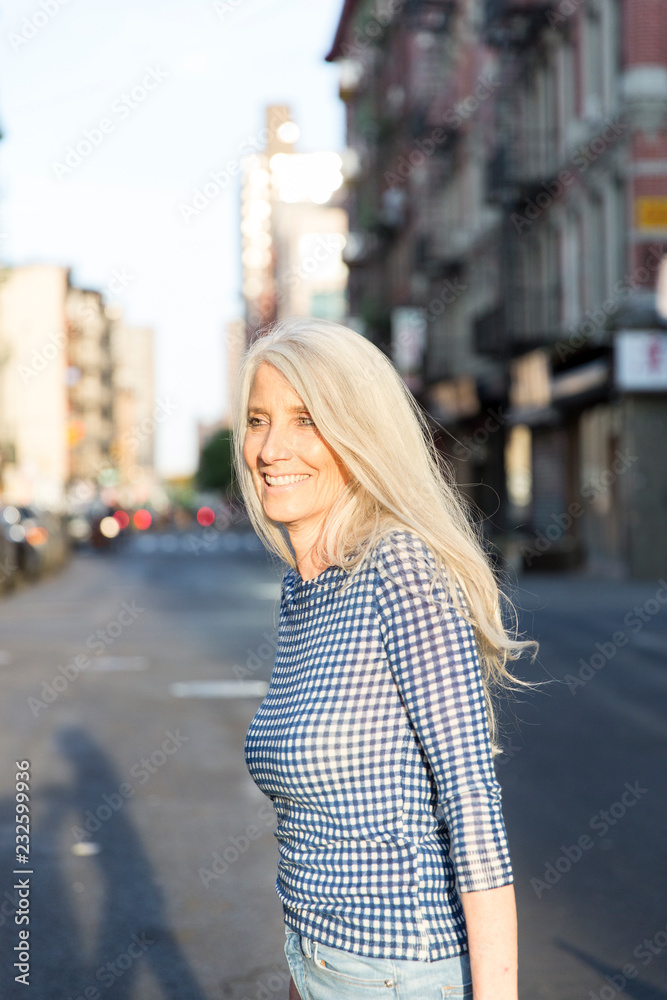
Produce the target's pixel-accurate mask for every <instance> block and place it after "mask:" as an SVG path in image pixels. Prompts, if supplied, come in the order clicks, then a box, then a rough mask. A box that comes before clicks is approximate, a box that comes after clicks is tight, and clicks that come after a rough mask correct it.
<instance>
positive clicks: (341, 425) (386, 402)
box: [233, 317, 537, 735]
mask: <svg viewBox="0 0 667 1000" xmlns="http://www.w3.org/2000/svg"><path fill="white" fill-rule="evenodd" d="M262 362H267V363H268V364H270V365H273V367H274V368H276V369H277V370H278V371H279V372H280V373H281V375H282V376H283V377H284V378H285V379H286V381H287V382H288V383H289V385H290V386H291V387H292V389H293V390H294V391H295V392H296V393H297V394H298V395H299V396H300V397H301V399H302V400H303V403H304V406H305V407H306V409H307V410H308V412H309V413H310V415H311V417H312V419H313V420H314V422H315V425H316V427H317V428H318V430H319V432H320V433H321V435H322V437H323V439H324V440H325V441H326V442H327V444H328V445H329V446H330V447H331V448H332V449H333V451H334V452H335V453H336V455H337V456H338V457H339V458H340V460H341V461H342V462H343V464H344V465H345V466H346V468H347V470H348V471H349V473H350V475H351V478H350V481H349V482H348V483H347V484H346V485H345V486H343V487H342V489H341V491H340V493H339V494H338V496H337V497H336V500H335V501H334V503H333V505H332V507H331V509H330V510H329V513H328V516H327V517H326V520H325V522H324V524H323V526H322V530H321V532H320V535H319V538H318V540H317V543H316V546H315V548H314V555H315V557H316V559H318V560H320V561H321V564H322V565H324V566H328V565H336V566H341V567H343V568H344V569H345V570H346V571H347V572H348V579H347V580H346V585H349V583H351V580H352V578H353V577H354V575H355V574H356V573H357V572H359V571H360V570H361V569H362V568H364V567H365V566H366V565H367V564H368V563H369V561H370V559H371V558H372V555H373V552H374V550H375V548H376V546H377V544H378V543H379V542H380V540H382V539H387V538H388V536H389V534H390V533H391V532H393V531H395V530H396V529H399V530H409V531H411V532H413V533H414V534H416V535H418V536H419V537H420V538H421V539H422V540H423V541H424V542H425V543H426V545H427V546H428V548H429V549H430V551H431V552H432V554H433V556H434V570H431V573H432V582H431V592H432V591H433V587H434V585H435V584H436V583H437V582H442V583H445V584H446V586H447V589H448V591H449V594H450V596H451V599H452V601H453V603H454V604H455V606H456V607H457V609H458V610H459V611H460V613H461V614H463V616H464V617H465V618H466V620H467V621H468V622H469V623H470V625H471V626H472V628H473V630H474V633H475V639H476V642H477V647H478V652H479V656H480V663H481V665H482V677H483V681H484V688H485V692H486V702H487V709H488V715H489V723H490V727H491V733H492V735H495V731H496V726H495V713H494V708H493V698H492V694H493V693H494V691H495V690H496V689H498V688H510V687H519V686H529V685H528V682H525V681H522V680H519V679H517V678H515V677H514V676H513V675H512V674H511V673H510V672H509V671H508V669H507V662H508V661H509V660H515V659H517V658H518V657H519V656H520V655H521V653H522V652H523V651H524V649H526V648H527V647H529V646H532V647H534V649H535V653H536V651H537V643H536V642H534V641H532V640H521V639H519V638H518V634H517V628H516V614H515V612H514V609H513V607H512V604H511V602H510V601H509V599H508V598H507V597H506V596H505V595H504V594H503V593H502V591H501V588H500V586H499V584H498V581H497V579H496V576H495V574H494V571H493V570H492V568H491V566H490V563H489V561H488V558H487V556H486V553H485V551H484V545H483V541H482V536H481V532H480V531H479V529H478V528H476V527H475V525H474V524H473V522H472V521H471V519H470V517H469V516H468V513H467V509H466V506H465V501H464V500H463V498H462V496H461V495H460V493H459V492H458V490H457V488H456V487H455V486H454V485H453V483H452V479H451V474H450V472H449V469H448V467H447V463H446V461H445V460H444V458H443V456H442V455H441V454H440V453H439V452H438V450H437V448H436V447H435V444H434V442H433V438H432V435H431V432H430V429H429V425H428V422H427V419H426V417H425V416H424V414H423V413H422V411H421V409H420V408H419V405H418V404H417V402H416V400H415V399H414V397H413V395H412V394H411V392H410V391H409V390H408V388H407V386H406V385H405V383H404V381H403V379H402V378H401V377H400V375H399V374H398V372H397V371H396V369H395V368H394V366H393V365H392V363H391V361H390V360H389V359H388V358H387V357H386V356H385V355H384V354H383V353H382V351H380V350H379V349H378V348H377V347H375V346H374V345H373V344H371V343H370V341H368V340H366V338H364V337H362V336H360V334H358V333H356V332H355V331H354V330H350V329H348V328H347V327H345V326H341V325H340V324H338V323H332V322H330V321H328V320H322V319H310V318H307V319H306V318H301V317H294V318H290V319H286V320H283V321H282V322H280V323H278V324H276V325H275V326H273V327H272V328H270V329H269V330H268V331H267V332H266V333H265V334H264V335H263V336H260V337H258V338H257V339H256V340H255V341H254V342H253V343H252V344H251V346H250V347H249V348H248V350H247V351H246V353H245V355H244V357H243V360H242V364H241V370H240V377H239V380H238V383H237V386H236V390H237V391H236V398H235V401H234V430H233V441H234V460H235V467H236V474H237V479H238V484H239V487H240V491H241V495H242V497H243V501H244V503H245V505H246V509H247V511H248V515H249V517H250V520H251V522H252V525H253V527H254V528H255V530H256V532H257V533H258V535H259V536H260V538H261V539H262V540H263V541H264V543H265V545H266V546H267V548H268V549H269V550H271V551H272V552H274V553H275V554H277V555H278V556H279V557H281V558H282V559H283V560H285V562H287V563H289V565H290V566H292V567H293V568H295V569H296V568H297V566H296V561H295V559H294V555H293V553H292V550H291V548H290V547H289V545H288V544H287V540H286V538H285V535H284V533H283V531H282V530H281V527H280V526H279V525H278V524H277V523H276V522H274V521H272V520H270V519H269V518H268V517H267V516H266V514H265V513H264V510H263V508H262V505H261V503H260V501H259V498H258V497H257V493H256V491H255V487H254V484H253V479H252V473H251V471H250V470H249V468H248V467H247V465H246V463H245V461H244V459H243V442H244V437H245V430H246V426H247V410H248V400H249V396H250V391H251V387H252V381H253V378H254V374H255V371H256V369H257V367H258V366H259V365H260V364H261V363H262ZM461 595H462V596H463V600H461ZM503 605H505V607H506V608H509V609H510V611H511V613H512V615H513V619H514V626H513V629H512V631H511V632H510V630H508V629H506V627H505V625H504V623H503V616H502V611H501V607H502V606H503ZM534 655H535V654H534Z"/></svg>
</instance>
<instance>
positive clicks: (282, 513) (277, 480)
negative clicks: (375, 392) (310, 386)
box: [243, 361, 350, 537]
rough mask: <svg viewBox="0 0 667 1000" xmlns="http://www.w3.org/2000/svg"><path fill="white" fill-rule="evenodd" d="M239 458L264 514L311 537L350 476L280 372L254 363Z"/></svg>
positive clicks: (263, 364)
mask: <svg viewBox="0 0 667 1000" xmlns="http://www.w3.org/2000/svg"><path fill="white" fill-rule="evenodd" d="M243 457H244V459H245V461H246V464H247V466H248V468H249V469H250V471H251V473H252V477H253V481H254V484H255V490H256V491H257V496H258V497H259V500H260V502H261V504H262V507H263V508H264V512H265V514H266V516H267V517H269V518H270V519H271V520H272V521H277V522H279V523H280V524H284V525H285V527H286V528H287V530H288V533H289V534H290V537H291V536H292V534H293V533H297V534H299V535H301V536H310V534H311V530H312V532H313V534H314V533H315V529H317V527H318V525H319V524H320V523H321V522H322V520H323V518H324V517H325V516H326V513H327V511H328V510H329V508H330V507H331V505H332V504H333V502H334V500H335V499H336V496H337V495H338V493H339V492H340V490H341V488H342V487H343V486H344V485H345V483H347V482H349V479H350V476H349V473H348V472H347V470H346V469H345V466H344V465H343V463H342V462H341V461H340V459H338V457H337V456H336V455H335V454H334V452H333V451H332V450H331V448H330V447H329V445H328V444H327V443H326V441H324V440H323V438H322V436H321V434H320V433H319V431H318V430H317V428H316V427H315V424H314V423H313V421H312V419H311V417H310V414H309V413H308V410H307V409H306V407H305V406H304V403H303V400H302V399H301V397H300V396H298V395H297V393H296V392H295V391H294V389H292V387H291V386H290V385H289V384H288V382H287V381H286V380H285V379H284V377H283V376H282V375H281V374H280V372H279V371H278V370H277V369H276V368H274V367H273V365H270V364H268V362H265V361H264V362H262V363H261V364H260V365H258V367H257V370H256V372H255V377H254V379H253V382H252V387H251V389H250V398H249V400H248V422H247V428H246V434H245V441H244V445H243Z"/></svg>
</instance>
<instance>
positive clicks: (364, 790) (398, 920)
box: [245, 530, 512, 962]
mask: <svg viewBox="0 0 667 1000" xmlns="http://www.w3.org/2000/svg"><path fill="white" fill-rule="evenodd" d="M375 555H376V558H375V560H374V561H373V564H372V565H369V566H368V567H367V568H366V569H364V570H363V571H361V572H360V573H359V574H358V576H357V577H356V578H355V579H354V580H353V582H352V584H351V586H350V587H349V588H348V589H347V590H346V591H345V592H343V593H340V592H339V585H340V584H341V583H342V582H343V580H344V578H345V575H346V574H345V571H344V570H343V569H341V568H340V567H336V566H330V567H328V569H326V570H324V572H323V573H321V574H320V575H319V576H318V577H316V578H315V579H313V580H305V581H304V580H302V579H301V577H300V575H299V574H298V573H297V572H296V571H295V570H293V569H288V570H287V572H286V573H285V576H284V578H283V589H282V596H281V605H280V627H279V633H278V648H277V652H276V662H275V666H274V670H273V674H272V676H271V683H270V686H269V690H268V693H267V695H266V698H265V699H264V701H263V702H262V704H261V706H260V707H259V709H258V711H257V713H256V715H255V716H254V718H253V720H252V722H251V724H250V728H249V730H248V734H247V737H246V743H245V753H246V761H247V765H248V768H249V770H250V773H251V775H252V777H253V779H254V780H255V782H256V783H257V785H258V786H259V788H261V790H262V791H263V792H265V794H266V795H268V796H270V798H271V799H272V801H273V804H274V807H275V809H276V813H277V815H278V827H277V830H276V837H277V839H278V842H279V845H280V861H279V865H278V879H277V881H276V890H277V893H278V896H279V897H280V899H281V900H282V903H283V908H284V913H285V923H286V925H287V926H288V927H289V928H290V929H292V930H295V931H298V932H299V933H301V934H303V935H305V936H307V937H309V938H311V939H312V940H314V941H319V942H321V943H322V944H324V945H329V946H330V947H332V948H341V949H343V950H347V951H351V952H355V953H357V954H359V955H366V956H370V957H374V958H396V959H413V960H420V961H425V962H434V961H437V960H440V959H442V958H449V957H452V956H454V955H457V954H461V953H463V952H466V951H467V939H466V932H465V922H464V918H463V911H462V907H461V902H460V899H459V895H458V893H459V892H460V891H471V890H478V889H490V888H495V887H497V886H501V885H507V884H508V883H510V882H512V870H511V866H510V861H509V855H508V849H507V839H506V835H505V827H504V823H503V818H502V812H501V807H500V787H499V785H498V782H497V780H496V777H495V772H494V767H493V760H492V754H491V745H490V739H489V733H488V724H487V716H486V709H485V702H484V690H483V686H482V680H481V670H480V664H479V658H478V654H477V648H476V645H475V639H474V634H473V632H472V629H471V628H470V626H469V625H468V624H467V622H466V621H465V619H463V618H462V616H461V615H460V614H459V613H458V612H457V611H456V610H455V609H454V607H453V605H452V603H451V601H450V600H449V599H448V596H447V593H446V591H445V590H444V588H443V587H442V586H439V587H436V588H435V590H434V591H433V596H434V597H435V599H436V600H437V601H438V603H439V604H440V607H438V606H436V605H435V604H434V603H432V601H430V600H429V599H428V596H427V595H428V592H429V583H430V579H431V578H430V575H429V573H428V569H427V565H428V564H432V556H431V554H430V552H429V550H428V547H427V546H426V545H425V543H424V542H423V541H422V540H421V539H420V538H419V537H418V536H416V535H414V534H413V533H411V532H409V531H398V530H397V531H394V532H393V533H392V534H391V536H390V538H389V539H385V540H384V541H382V542H381V543H380V545H379V546H378V548H377V549H376V553H375Z"/></svg>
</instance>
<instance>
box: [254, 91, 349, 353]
mask: <svg viewBox="0 0 667 1000" xmlns="http://www.w3.org/2000/svg"><path fill="white" fill-rule="evenodd" d="M266 123H267V124H266V135H267V141H266V149H265V150H264V151H263V152H260V153H254V154H251V155H249V156H247V157H245V158H244V160H243V164H242V186H241V239H242V266H243V288H242V291H243V298H244V302H245V313H246V329H247V339H248V340H250V339H251V338H252V336H253V335H254V334H255V333H256V331H257V330H259V329H260V328H262V327H264V326H266V325H267V324H268V323H271V322H274V321H275V320H277V319H282V318H284V317H285V316H293V315H300V316H319V317H324V318H327V319H333V320H342V319H343V318H344V316H345V315H346V313H347V303H346V298H345V288H346V280H347V268H346V266H345V265H344V263H343V261H342V250H343V247H344V245H345V242H346V233H347V214H346V212H345V210H344V209H343V208H342V207H340V205H337V204H334V201H335V198H336V192H339V191H340V189H341V187H342V184H343V174H342V172H341V168H342V165H343V161H342V158H341V156H340V155H339V154H338V153H335V152H332V151H319V152H312V153H299V152H296V150H295V144H296V141H297V139H298V137H299V129H298V126H297V125H296V124H295V123H294V122H293V121H292V119H291V115H290V112H289V109H288V108H287V107H283V106H275V107H269V108H268V109H267V115H266ZM338 197H339V198H340V195H339V196H338Z"/></svg>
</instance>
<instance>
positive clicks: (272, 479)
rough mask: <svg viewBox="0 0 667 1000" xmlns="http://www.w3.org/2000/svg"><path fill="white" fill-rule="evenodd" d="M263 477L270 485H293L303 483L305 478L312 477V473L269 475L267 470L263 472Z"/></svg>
mask: <svg viewBox="0 0 667 1000" xmlns="http://www.w3.org/2000/svg"><path fill="white" fill-rule="evenodd" d="M262 478H263V479H264V482H265V483H268V485H269V486H291V485H292V484H293V483H301V482H303V481H304V479H310V475H299V476H269V475H267V473H266V472H263V473H262Z"/></svg>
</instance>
